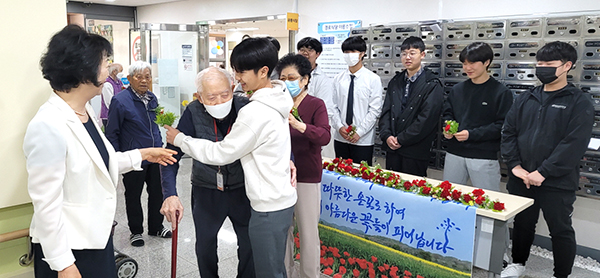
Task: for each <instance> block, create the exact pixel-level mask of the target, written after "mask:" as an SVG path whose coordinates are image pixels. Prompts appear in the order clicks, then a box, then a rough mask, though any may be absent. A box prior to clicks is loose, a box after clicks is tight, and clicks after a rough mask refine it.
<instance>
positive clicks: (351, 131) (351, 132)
mask: <svg viewBox="0 0 600 278" xmlns="http://www.w3.org/2000/svg"><path fill="white" fill-rule="evenodd" d="M346 132H347V133H348V136H350V137H352V136H354V134H356V127H355V126H352V125H349V126H348V127H347V128H346Z"/></svg>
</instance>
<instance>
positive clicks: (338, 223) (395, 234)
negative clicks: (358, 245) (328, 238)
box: [321, 170, 476, 272]
mask: <svg viewBox="0 0 600 278" xmlns="http://www.w3.org/2000/svg"><path fill="white" fill-rule="evenodd" d="M475 217H476V208H475V207H470V206H465V205H462V204H458V203H454V202H450V201H446V202H442V201H440V200H437V199H433V198H430V197H425V196H418V195H415V194H413V193H409V192H404V191H402V190H397V189H393V188H389V187H385V186H383V185H379V184H373V183H372V182H369V181H365V180H363V179H360V178H352V177H348V176H344V175H341V174H338V173H335V172H331V171H327V170H323V178H322V181H321V222H322V223H323V224H325V225H327V226H330V227H333V228H336V229H339V230H342V231H345V232H348V233H351V234H354V235H358V236H360V237H365V236H368V237H369V239H370V240H373V241H376V242H378V243H381V244H383V245H386V246H389V247H392V248H395V249H398V248H400V249H401V250H400V251H403V252H407V253H409V254H414V255H415V256H418V257H421V258H425V259H426V260H434V259H435V262H436V263H440V264H442V265H448V266H450V265H456V264H457V263H458V264H461V265H462V267H461V269H464V270H466V271H468V272H470V269H471V265H472V261H473V243H474V237H475ZM423 254H424V255H423ZM432 258H434V259H432Z"/></svg>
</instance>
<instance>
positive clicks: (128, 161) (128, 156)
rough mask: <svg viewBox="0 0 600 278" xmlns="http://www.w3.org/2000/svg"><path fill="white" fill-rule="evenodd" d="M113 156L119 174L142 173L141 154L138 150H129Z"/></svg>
mask: <svg viewBox="0 0 600 278" xmlns="http://www.w3.org/2000/svg"><path fill="white" fill-rule="evenodd" d="M115 156H116V158H117V161H118V162H119V174H125V173H127V172H131V171H142V170H143V169H142V154H141V153H140V150H138V149H135V150H130V151H126V152H116V153H115Z"/></svg>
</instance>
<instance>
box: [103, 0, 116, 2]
mask: <svg viewBox="0 0 600 278" xmlns="http://www.w3.org/2000/svg"><path fill="white" fill-rule="evenodd" d="M105 1H106V2H115V1H117V0H105Z"/></svg>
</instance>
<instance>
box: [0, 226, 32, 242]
mask: <svg viewBox="0 0 600 278" xmlns="http://www.w3.org/2000/svg"><path fill="white" fill-rule="evenodd" d="M28 236H29V229H21V230H16V231H12V232H8V233H3V234H0V243H1V242H6V241H10V240H14V239H19V238H22V237H28Z"/></svg>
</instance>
